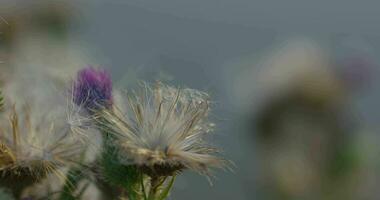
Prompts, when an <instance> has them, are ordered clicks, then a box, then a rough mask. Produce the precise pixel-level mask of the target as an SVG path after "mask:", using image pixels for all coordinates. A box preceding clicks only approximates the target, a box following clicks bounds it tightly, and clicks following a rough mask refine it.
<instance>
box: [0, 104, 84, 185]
mask: <svg viewBox="0 0 380 200" xmlns="http://www.w3.org/2000/svg"><path fill="white" fill-rule="evenodd" d="M47 110H48V112H41V111H39V112H33V110H32V109H31V108H30V107H28V106H24V107H22V108H20V109H18V108H16V106H13V107H12V108H8V109H7V110H6V111H5V113H4V116H2V118H1V119H0V185H1V186H6V187H9V188H11V189H12V190H13V189H14V188H16V187H18V188H24V187H26V186H28V185H31V184H33V183H34V182H37V181H40V180H41V179H42V178H44V177H45V176H46V175H47V174H50V173H53V174H55V175H57V176H58V177H60V178H62V179H65V175H64V173H63V172H62V171H61V167H64V166H70V165H73V164H76V163H77V162H78V161H79V159H80V158H79V157H80V155H81V153H82V151H83V148H82V146H83V145H82V144H81V143H80V142H79V141H78V140H76V138H74V137H72V135H70V134H69V133H70V131H71V127H70V126H69V125H68V124H67V122H66V116H65V112H64V110H59V108H56V110H49V109H47ZM34 111H35V110H34ZM18 192H20V191H18Z"/></svg>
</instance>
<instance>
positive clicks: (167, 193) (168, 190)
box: [158, 176, 175, 200]
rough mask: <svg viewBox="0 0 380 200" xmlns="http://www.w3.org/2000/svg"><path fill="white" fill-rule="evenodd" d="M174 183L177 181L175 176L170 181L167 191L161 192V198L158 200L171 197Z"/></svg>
mask: <svg viewBox="0 0 380 200" xmlns="http://www.w3.org/2000/svg"><path fill="white" fill-rule="evenodd" d="M174 181H175V176H173V177H172V179H171V180H170V182H169V184H168V186H166V188H165V190H163V191H162V192H161V194H160V197H159V198H158V200H164V199H166V198H167V197H168V196H169V192H170V190H171V189H172V188H173V185H174Z"/></svg>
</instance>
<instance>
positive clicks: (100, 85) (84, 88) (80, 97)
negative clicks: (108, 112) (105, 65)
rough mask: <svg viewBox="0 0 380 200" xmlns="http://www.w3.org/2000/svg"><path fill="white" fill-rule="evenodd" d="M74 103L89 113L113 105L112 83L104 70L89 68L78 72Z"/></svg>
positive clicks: (74, 88) (74, 89)
mask: <svg viewBox="0 0 380 200" xmlns="http://www.w3.org/2000/svg"><path fill="white" fill-rule="evenodd" d="M72 92H73V101H74V103H75V104H77V105H79V106H83V107H84V108H85V109H87V110H88V111H94V110H98V109H100V108H109V107H110V106H111V105H112V81H111V77H110V75H109V73H108V72H107V71H106V70H104V69H96V68H93V67H91V66H90V67H87V68H84V69H82V70H80V71H79V72H78V76H77V79H76V80H75V81H74V87H73V91H72Z"/></svg>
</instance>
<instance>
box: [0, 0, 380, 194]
mask: <svg viewBox="0 0 380 200" xmlns="http://www.w3.org/2000/svg"><path fill="white" fill-rule="evenodd" d="M378 6H379V4H378V3H376V2H375V1H373V2H370V1H353V0H346V1H338V0H330V1H294V0H291V1H272V0H265V1H259V0H250V1H248V0H234V1H230V0H154V1H152V0H128V1H122V0H107V1H100V0H91V1H90V0H88V1H84V0H81V1H57V0H55V1H48V0H34V1H26V0H25V1H23V0H1V1H0V32H1V35H0V61H1V63H0V67H1V69H2V71H1V74H0V81H1V82H2V84H4V85H6V82H7V80H9V79H12V77H14V76H13V75H14V74H18V76H21V78H20V77H18V78H19V79H20V80H23V78H22V77H28V81H30V79H29V78H30V77H34V76H35V77H37V75H38V74H39V73H42V72H43V73H46V74H47V76H49V77H53V78H54V80H55V83H56V84H64V82H65V81H67V79H69V78H70V77H72V76H73V75H75V73H76V70H77V69H80V68H82V67H84V66H87V65H93V66H98V67H105V68H108V69H109V70H110V71H111V73H112V76H113V79H114V80H115V87H117V88H126V87H133V86H134V85H136V84H137V83H138V81H140V80H146V81H155V80H161V81H164V82H167V83H170V84H174V85H179V86H187V87H190V88H195V89H199V90H204V91H207V92H209V93H210V94H211V96H212V98H213V101H214V106H213V109H214V112H213V119H214V121H215V122H216V123H217V125H218V126H217V130H216V134H215V136H214V138H213V143H214V144H215V145H217V146H219V147H221V148H222V149H223V154H224V155H225V157H226V158H227V159H230V160H231V161H233V162H234V163H235V165H236V166H235V167H234V168H233V172H229V171H227V172H224V171H215V173H214V175H215V178H213V179H212V183H213V184H212V186H210V184H209V182H208V180H207V179H206V178H205V177H202V176H199V175H196V174H194V173H190V172H186V173H185V175H184V176H181V177H179V178H178V180H177V183H176V184H175V186H174V187H175V188H174V190H173V193H172V195H171V199H181V200H187V199H188V200H190V199H195V198H196V199H220V200H222V199H226V200H227V199H239V200H249V199H264V200H266V199H268V200H272V199H274V200H276V199H285V200H286V199H292V200H293V199H307V200H309V199H311V200H313V199H379V198H380V193H379V192H378V187H379V185H380V183H379V180H380V179H379V178H380V177H379V176H380V140H379V139H380V136H379V131H380V130H379V129H380V126H379V119H380V108H379V106H378V102H380V93H379V92H378V91H379V90H380V88H379V85H380V84H379V82H380V77H379V75H380V68H379V67H380V66H379V62H380V60H379V55H380V26H379V20H378V19H379V17H380V14H379V12H378ZM25 66H27V67H25ZM41 69H43V70H41ZM20 74H21V75H20ZM38 77H39V76H38ZM25 79H26V78H25ZM32 80H33V81H32V83H30V82H28V84H25V85H24V87H31V85H33V84H35V83H38V82H43V81H45V80H40V79H37V78H36V79H32ZM21 91H25V90H21V89H20V92H21ZM28 92H30V93H33V92H34V90H28Z"/></svg>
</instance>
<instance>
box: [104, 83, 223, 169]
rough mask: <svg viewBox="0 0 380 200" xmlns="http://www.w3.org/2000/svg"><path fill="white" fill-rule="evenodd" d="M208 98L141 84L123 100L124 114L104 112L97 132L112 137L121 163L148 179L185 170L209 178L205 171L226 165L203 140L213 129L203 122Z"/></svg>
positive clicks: (120, 111)
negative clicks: (99, 130)
mask: <svg viewBox="0 0 380 200" xmlns="http://www.w3.org/2000/svg"><path fill="white" fill-rule="evenodd" d="M208 99H209V96H208V95H207V94H206V93H203V92H200V91H197V90H192V89H179V88H173V87H170V86H166V85H163V84H161V83H157V84H156V85H155V86H154V87H153V88H151V87H149V86H147V85H144V86H143V87H142V88H141V90H140V91H137V92H132V93H129V94H127V95H126V101H125V102H124V103H125V104H127V106H125V110H120V109H118V108H117V107H116V106H115V109H113V110H106V109H105V110H103V111H102V112H101V114H100V115H101V116H100V117H99V119H101V120H100V121H99V122H100V123H101V125H100V128H102V129H105V130H106V131H108V132H110V133H113V134H114V135H115V136H116V138H117V139H116V140H115V141H114V142H115V143H116V144H115V146H117V147H118V148H119V149H118V150H119V158H120V160H121V162H123V163H124V164H126V165H137V166H140V167H141V169H142V170H143V171H145V172H146V173H147V174H149V175H156V176H157V175H159V176H160V175H162V176H167V175H173V173H176V172H179V171H181V170H183V169H186V168H188V169H192V170H195V171H197V172H199V173H202V174H208V172H209V168H211V167H223V166H224V164H225V160H223V159H221V158H219V157H217V156H215V154H216V153H217V152H218V151H217V149H215V148H213V147H211V146H210V145H209V144H208V143H207V142H206V141H204V137H205V136H206V135H207V134H208V133H210V132H211V131H212V128H213V126H214V125H213V124H212V123H209V122H208V119H207V118H208V113H209V100H208Z"/></svg>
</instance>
